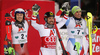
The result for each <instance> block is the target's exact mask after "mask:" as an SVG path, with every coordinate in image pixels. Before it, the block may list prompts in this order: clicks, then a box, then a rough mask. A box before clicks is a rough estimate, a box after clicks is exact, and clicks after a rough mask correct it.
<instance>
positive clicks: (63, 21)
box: [57, 14, 69, 29]
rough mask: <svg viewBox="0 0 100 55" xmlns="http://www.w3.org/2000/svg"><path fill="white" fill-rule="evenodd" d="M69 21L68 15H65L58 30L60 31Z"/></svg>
mask: <svg viewBox="0 0 100 55" xmlns="http://www.w3.org/2000/svg"><path fill="white" fill-rule="evenodd" d="M68 19H69V18H68V15H66V14H65V15H64V17H63V18H62V19H61V21H59V22H58V24H57V27H58V29H60V28H61V27H62V26H63V25H64V24H66V23H67V22H68V21H67V20H68Z"/></svg>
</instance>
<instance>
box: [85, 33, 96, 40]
mask: <svg viewBox="0 0 100 55" xmlns="http://www.w3.org/2000/svg"><path fill="white" fill-rule="evenodd" d="M95 36H96V34H91V38H92V39H94V38H95ZM87 37H88V38H89V35H87Z"/></svg>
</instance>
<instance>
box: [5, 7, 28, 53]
mask: <svg viewBox="0 0 100 55" xmlns="http://www.w3.org/2000/svg"><path fill="white" fill-rule="evenodd" d="M14 14H15V18H14V19H15V21H11V36H12V44H13V47H14V49H15V53H16V55H29V53H28V49H27V33H28V27H29V26H28V23H29V22H28V21H27V20H25V11H24V10H23V9H22V8H18V9H16V10H15V13H14ZM6 40H7V39H5V41H6ZM8 52H9V51H8Z"/></svg>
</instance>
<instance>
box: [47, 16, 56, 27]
mask: <svg viewBox="0 0 100 55" xmlns="http://www.w3.org/2000/svg"><path fill="white" fill-rule="evenodd" d="M47 23H49V24H51V25H53V24H54V17H48V18H47Z"/></svg>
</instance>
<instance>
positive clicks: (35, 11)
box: [32, 4, 40, 16]
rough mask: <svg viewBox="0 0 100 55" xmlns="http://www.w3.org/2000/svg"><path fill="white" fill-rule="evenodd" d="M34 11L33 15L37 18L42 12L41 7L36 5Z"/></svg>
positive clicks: (33, 7)
mask: <svg viewBox="0 0 100 55" xmlns="http://www.w3.org/2000/svg"><path fill="white" fill-rule="evenodd" d="M32 10H33V15H34V16H37V15H38V14H39V13H38V11H39V10H40V6H38V5H37V4H35V5H33V6H32Z"/></svg>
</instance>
